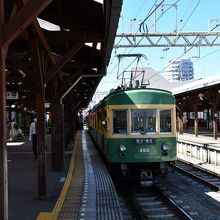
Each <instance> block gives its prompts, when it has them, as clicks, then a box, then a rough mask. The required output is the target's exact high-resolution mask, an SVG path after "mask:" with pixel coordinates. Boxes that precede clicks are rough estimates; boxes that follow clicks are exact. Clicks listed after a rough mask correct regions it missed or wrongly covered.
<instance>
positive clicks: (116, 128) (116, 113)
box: [112, 110, 127, 134]
mask: <svg viewBox="0 0 220 220" xmlns="http://www.w3.org/2000/svg"><path fill="white" fill-rule="evenodd" d="M112 112H113V133H114V134H119V133H120V134H127V110H113V111H112Z"/></svg>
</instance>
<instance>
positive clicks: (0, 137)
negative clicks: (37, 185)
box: [0, 0, 8, 220]
mask: <svg viewBox="0 0 220 220" xmlns="http://www.w3.org/2000/svg"><path fill="white" fill-rule="evenodd" d="M3 25H4V0H0V106H1V108H0V219H3V220H7V219H8V167H7V129H6V76H5V60H6V53H7V48H5V47H3V46H2V45H3V39H2V37H3Z"/></svg>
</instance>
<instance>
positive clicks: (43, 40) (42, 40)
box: [31, 19, 56, 65]
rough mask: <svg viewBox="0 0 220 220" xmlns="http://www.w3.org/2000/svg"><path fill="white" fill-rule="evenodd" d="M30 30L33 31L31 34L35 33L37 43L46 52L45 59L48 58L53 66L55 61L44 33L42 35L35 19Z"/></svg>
mask: <svg viewBox="0 0 220 220" xmlns="http://www.w3.org/2000/svg"><path fill="white" fill-rule="evenodd" d="M31 29H32V30H33V32H34V33H35V35H36V37H37V38H38V40H39V42H40V43H41V44H42V47H43V48H44V50H45V51H46V54H47V57H48V58H49V62H50V63H51V64H53V65H54V64H55V63H56V60H55V58H54V56H53V54H52V52H51V49H50V46H49V44H48V42H47V40H46V38H45V36H44V33H43V31H42V29H41V27H40V25H39V23H38V21H37V19H34V21H33V23H32V24H31Z"/></svg>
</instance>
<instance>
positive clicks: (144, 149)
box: [139, 147, 150, 153]
mask: <svg viewBox="0 0 220 220" xmlns="http://www.w3.org/2000/svg"><path fill="white" fill-rule="evenodd" d="M139 152H140V153H149V152H150V150H149V148H145V147H144V148H140V149H139Z"/></svg>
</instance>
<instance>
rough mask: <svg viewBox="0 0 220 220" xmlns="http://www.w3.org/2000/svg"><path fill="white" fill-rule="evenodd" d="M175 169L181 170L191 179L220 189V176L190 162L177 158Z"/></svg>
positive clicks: (216, 189) (217, 189)
mask: <svg viewBox="0 0 220 220" xmlns="http://www.w3.org/2000/svg"><path fill="white" fill-rule="evenodd" d="M175 169H176V170H178V171H179V172H182V173H184V174H186V175H188V176H190V177H192V178H193V179H195V180H197V181H200V182H202V183H203V184H206V185H208V186H209V187H211V188H212V189H214V190H215V191H217V192H219V191H220V177H219V176H216V175H214V174H212V173H209V172H207V171H205V170H202V169H199V168H198V167H195V166H193V165H192V164H190V163H186V162H184V161H180V160H178V161H177V162H176V165H175Z"/></svg>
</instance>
